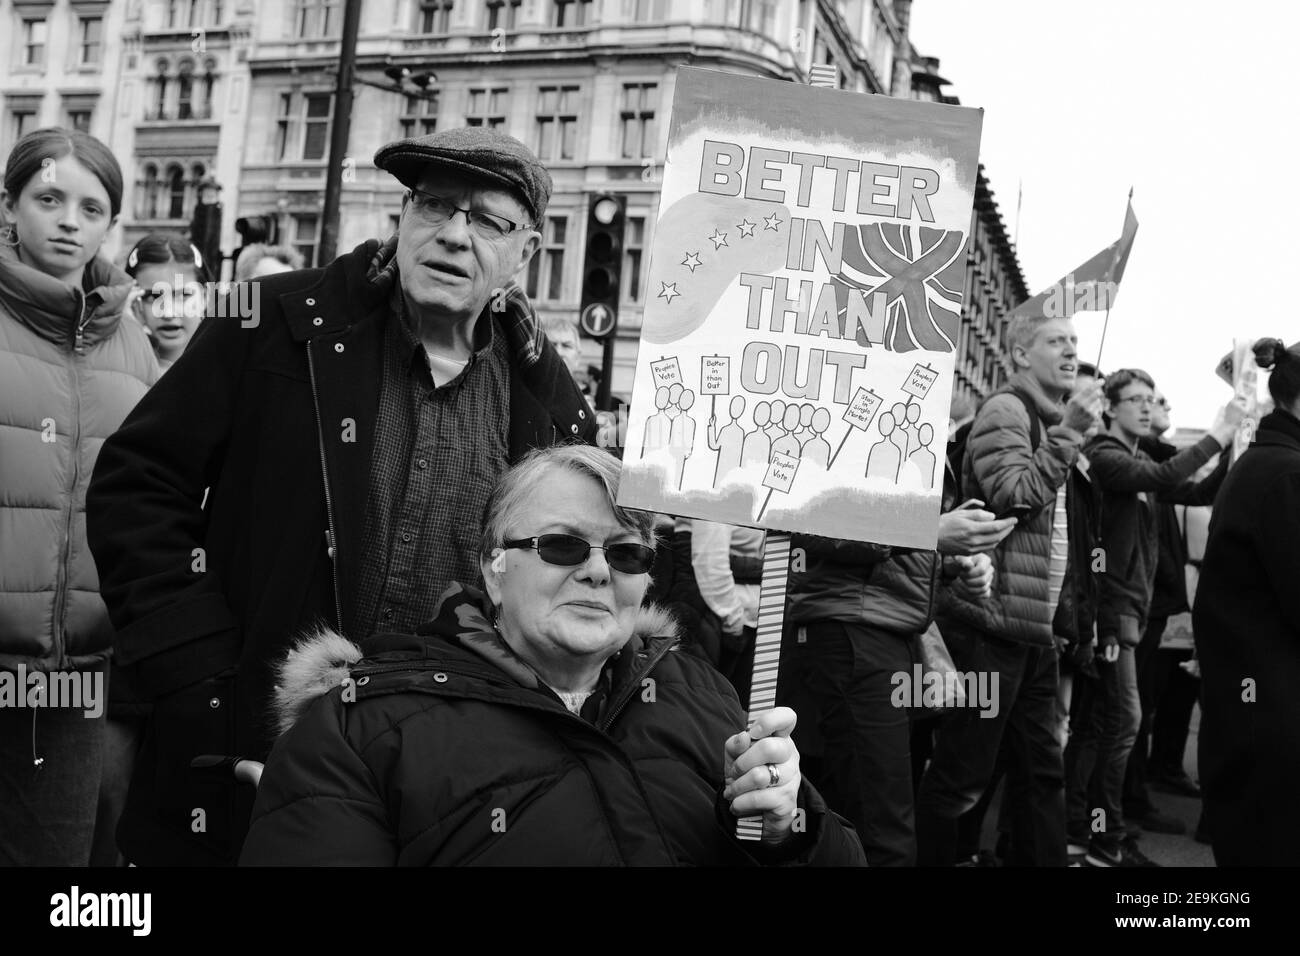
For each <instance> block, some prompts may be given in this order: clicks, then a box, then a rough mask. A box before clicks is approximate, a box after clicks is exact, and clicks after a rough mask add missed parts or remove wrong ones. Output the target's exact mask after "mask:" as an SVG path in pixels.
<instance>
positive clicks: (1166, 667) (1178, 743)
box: [1147, 650, 1201, 776]
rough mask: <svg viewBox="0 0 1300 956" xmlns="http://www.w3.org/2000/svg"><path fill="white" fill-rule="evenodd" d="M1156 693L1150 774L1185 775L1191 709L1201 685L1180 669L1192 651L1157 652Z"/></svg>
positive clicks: (1148, 759) (1149, 765)
mask: <svg viewBox="0 0 1300 956" xmlns="http://www.w3.org/2000/svg"><path fill="white" fill-rule="evenodd" d="M1155 657H1156V660H1155V671H1156V679H1157V683H1156V693H1157V695H1158V696H1157V699H1158V701H1159V706H1158V707H1157V708H1156V714H1155V720H1153V721H1152V724H1151V753H1150V756H1149V757H1148V758H1147V766H1148V767H1149V768H1150V773H1152V774H1161V775H1163V776H1177V775H1178V774H1180V773H1185V772H1186V771H1185V770H1184V769H1183V756H1184V754H1185V753H1186V752H1187V733H1188V729H1189V728H1190V726H1191V723H1192V709H1193V708H1194V707H1195V706H1196V700H1197V698H1198V697H1199V696H1200V693H1201V682H1200V680H1199V679H1198V678H1196V677H1193V676H1192V675H1191V674H1189V673H1187V672H1186V671H1185V670H1183V669H1182V667H1180V666H1179V665H1180V664H1183V663H1184V662H1186V661H1189V660H1191V659H1192V651H1190V650H1177V651H1156V654H1155Z"/></svg>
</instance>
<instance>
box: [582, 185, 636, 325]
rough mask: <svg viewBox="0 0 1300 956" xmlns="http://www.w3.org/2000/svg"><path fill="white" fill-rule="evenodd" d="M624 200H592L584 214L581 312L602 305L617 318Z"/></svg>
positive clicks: (599, 196)
mask: <svg viewBox="0 0 1300 956" xmlns="http://www.w3.org/2000/svg"><path fill="white" fill-rule="evenodd" d="M626 212H627V197H625V196H615V195H611V194H607V193H603V194H597V195H594V196H592V197H591V207H590V209H588V211H587V254H586V257H585V258H584V259H583V262H582V306H581V308H582V311H586V310H587V307H588V306H591V305H603V306H604V307H605V308H606V309H608V310H609V314H610V315H611V316H616V315H617V314H618V280H619V272H620V271H621V269H622V265H623V222H624V219H625V218H626Z"/></svg>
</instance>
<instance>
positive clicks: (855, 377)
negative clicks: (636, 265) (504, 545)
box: [619, 68, 982, 548]
mask: <svg viewBox="0 0 1300 956" xmlns="http://www.w3.org/2000/svg"><path fill="white" fill-rule="evenodd" d="M981 118H982V117H981V113H980V111H978V110H972V109H966V108H962V107H955V106H949V105H946V104H935V103H924V102H918V101H913V100H904V99H894V98H891V97H878V96H863V95H861V94H857V93H852V92H849V91H844V90H818V89H812V88H809V87H805V86H800V85H797V84H791V83H783V82H779V81H773V80H764V79H756V78H753V77H744V76H732V75H728V74H722V73H715V72H711V71H705V70H698V69H692V68H682V69H681V70H679V72H678V77H677V85H676V91H675V95H674V100H673V114H672V121H671V125H670V132H669V144H668V160H667V163H666V164H665V167H664V174H663V184H662V185H663V188H662V194H661V199H660V208H659V215H658V223H657V227H656V229H655V239H654V245H653V249H652V251H651V260H650V266H649V273H648V274H649V282H648V286H647V288H648V289H649V295H648V296H647V303H646V308H645V314H644V317H643V322H642V333H641V334H642V341H641V350H640V354H639V356H638V359H637V367H636V384H635V388H634V391H633V398H632V405H631V409H630V413H629V428H628V444H627V447H626V450H625V456H624V474H623V478H622V481H621V484H620V493H619V503H620V504H622V505H625V506H629V507H635V508H643V509H647V510H653V511H659V512H665V513H668V514H675V515H682V516H687V517H698V518H704V519H708V520H712V521H719V522H724V523H728V524H736V525H749V526H758V527H765V528H768V529H772V530H784V531H803V532H808V533H812V534H821V535H825V536H828V537H837V538H849V539H855V540H864V541H876V542H880V543H887V544H896V545H903V546H909V547H919V548H932V547H934V545H935V542H936V539H937V531H938V517H939V510H940V497H941V490H942V489H941V487H940V486H939V485H940V483H937V482H936V481H935V479H934V475H935V467H934V465H933V462H934V461H935V460H936V450H935V449H937V450H938V452H937V453H938V454H940V455H941V454H942V449H943V445H942V442H943V437H944V436H945V435H946V428H947V423H948V403H949V399H950V396H951V390H952V381H953V372H954V369H953V366H954V348H955V343H956V341H957V330H958V325H959V321H960V312H961V303H962V295H963V293H964V288H965V282H966V244H967V243H966V240H967V231H968V230H969V228H970V216H971V204H972V201H973V198H974V190H975V176H976V165H977V156H978V149H979V133H980V124H981ZM706 358H712V359H714V360H717V359H722V358H725V359H727V362H726V364H725V366H724V365H723V364H722V363H721V362H718V363H717V364H716V365H714V366H713V367H712V371H710V366H709V365H708V364H706V362H705V360H706ZM696 363H700V364H698V365H697V364H696ZM724 367H725V375H724V374H723V370H724ZM683 368H688V369H689V368H700V370H701V374H700V380H699V381H698V382H690V381H685V380H683V379H682V378H681V369H683ZM724 382H725V387H726V389H727V391H725V392H724V391H722V388H723V383H724ZM674 384H680V385H681V386H682V390H681V398H682V399H684V400H685V401H686V402H687V403H688V405H689V402H690V401H691V400H693V399H694V398H695V397H696V395H697V394H698V395H710V396H716V395H720V394H727V395H729V396H730V399H729V401H728V402H727V403H726V404H725V405H724V406H723V409H725V411H726V412H727V413H728V415H727V417H726V418H723V420H722V421H721V422H714V420H713V417H712V416H711V417H710V423H711V424H710V427H708V428H698V429H696V428H694V427H693V420H692V421H686V420H685V419H691V418H692V412H691V410H690V408H689V407H684V406H683V405H682V402H680V401H673V400H672V398H671V396H666V395H664V394H663V391H662V390H663V389H664V388H665V387H671V385H674ZM900 400H901V401H900ZM895 401H900V404H899V405H896V406H893V407H892V408H889V410H888V411H884V410H883V409H885V408H886V406H889V405H891V403H894V402H895ZM711 407H712V402H711ZM694 414H698V412H696V413H694ZM713 414H714V415H721V411H720V410H717V409H714V411H713ZM840 421H843V422H844V423H845V424H843V425H837V426H835V427H832V423H838V422H840ZM841 428H843V429H845V430H846V431H848V432H852V433H855V434H859V433H860V437H859V438H858V439H856V440H855V439H852V438H848V436H847V435H846V434H845V433H844V432H841V431H840V429H841ZM728 429H730V431H727V430H728ZM828 432H830V434H827V433H828ZM673 435H676V436H677V440H676V441H674V440H673V438H672V436H673ZM688 435H689V436H692V437H693V438H694V441H695V442H697V443H701V442H704V441H708V443H709V448H711V449H715V450H717V454H716V455H715V454H692V452H693V451H694V449H693V448H687V447H686V446H685V440H686V436H688ZM936 436H937V437H936ZM846 438H847V441H846ZM832 442H836V443H837V444H838V445H839V446H840V448H841V449H842V450H841V452H840V453H839V454H836V455H834V456H832V454H831V447H832V446H831V443H832ZM777 455H784V456H787V457H788V458H795V459H798V460H799V461H800V462H801V467H800V468H799V469H798V476H797V478H796V479H795V480H794V482H793V484H792V485H791V486H790V487H789V489H788V490H786V491H783V492H781V493H779V494H777V495H776V496H775V497H772V498H771V502H770V505H769V506H768V507H764V506H763V503H764V501H766V500H767V499H768V496H769V492H770V491H771V490H772V489H771V486H769V485H768V484H767V483H766V481H765V479H766V478H767V477H768V470H769V466H770V465H771V463H772V462H773V461H774V460H775V458H776V456H777ZM760 514H761V518H760Z"/></svg>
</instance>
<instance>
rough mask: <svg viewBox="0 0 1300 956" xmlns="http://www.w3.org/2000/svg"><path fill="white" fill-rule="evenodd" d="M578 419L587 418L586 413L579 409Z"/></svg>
mask: <svg viewBox="0 0 1300 956" xmlns="http://www.w3.org/2000/svg"><path fill="white" fill-rule="evenodd" d="M578 417H579V418H586V417H587V413H586V412H584V411H583V410H582V409H581V408H580V409H578Z"/></svg>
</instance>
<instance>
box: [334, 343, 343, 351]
mask: <svg viewBox="0 0 1300 956" xmlns="http://www.w3.org/2000/svg"><path fill="white" fill-rule="evenodd" d="M334 351H335V352H342V351H343V343H342V342H335V343H334Z"/></svg>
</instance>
